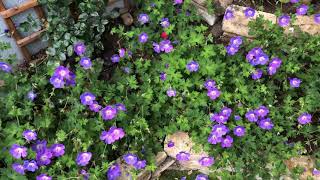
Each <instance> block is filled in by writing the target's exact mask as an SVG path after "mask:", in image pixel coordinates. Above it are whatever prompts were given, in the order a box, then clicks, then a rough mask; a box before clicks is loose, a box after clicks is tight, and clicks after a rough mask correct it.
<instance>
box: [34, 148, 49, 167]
mask: <svg viewBox="0 0 320 180" xmlns="http://www.w3.org/2000/svg"><path fill="white" fill-rule="evenodd" d="M52 157H53V155H52V152H51V151H50V150H49V149H45V150H44V151H42V152H37V155H36V160H37V163H38V165H39V166H46V165H49V164H50V163H51V158H52Z"/></svg>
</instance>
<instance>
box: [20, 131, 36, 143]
mask: <svg viewBox="0 0 320 180" xmlns="http://www.w3.org/2000/svg"><path fill="white" fill-rule="evenodd" d="M22 135H23V137H24V138H25V139H26V140H27V141H32V140H37V133H36V132H34V131H33V130H30V129H27V130H25V131H23V133H22Z"/></svg>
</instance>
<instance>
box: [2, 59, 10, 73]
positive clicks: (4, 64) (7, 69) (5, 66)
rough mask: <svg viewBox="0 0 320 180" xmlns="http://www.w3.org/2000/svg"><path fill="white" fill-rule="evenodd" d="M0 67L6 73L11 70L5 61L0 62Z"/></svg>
mask: <svg viewBox="0 0 320 180" xmlns="http://www.w3.org/2000/svg"><path fill="white" fill-rule="evenodd" d="M0 69H1V70H2V71H4V72H6V73H9V72H11V70H12V68H11V66H10V65H9V64H7V63H5V62H0Z"/></svg>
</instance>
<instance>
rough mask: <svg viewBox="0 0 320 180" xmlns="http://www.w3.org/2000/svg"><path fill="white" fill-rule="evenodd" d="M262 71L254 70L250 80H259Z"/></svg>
mask: <svg viewBox="0 0 320 180" xmlns="http://www.w3.org/2000/svg"><path fill="white" fill-rule="evenodd" d="M262 74H263V71H262V70H261V69H256V70H255V71H254V72H253V73H252V74H251V78H252V79H253V80H257V79H260V78H261V77H262Z"/></svg>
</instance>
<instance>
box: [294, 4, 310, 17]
mask: <svg viewBox="0 0 320 180" xmlns="http://www.w3.org/2000/svg"><path fill="white" fill-rule="evenodd" d="M308 9H309V7H308V6H307V5H305V4H301V5H300V6H299V7H297V9H296V14H297V15H298V16H302V15H305V14H307V12H308Z"/></svg>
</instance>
